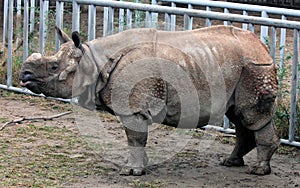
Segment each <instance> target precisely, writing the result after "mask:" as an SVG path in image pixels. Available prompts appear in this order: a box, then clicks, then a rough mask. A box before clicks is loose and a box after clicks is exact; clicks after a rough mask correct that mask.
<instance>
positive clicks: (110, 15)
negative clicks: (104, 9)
mask: <svg viewBox="0 0 300 188" xmlns="http://www.w3.org/2000/svg"><path fill="white" fill-rule="evenodd" d="M113 33H114V8H113V7H108V34H109V35H112V34H113Z"/></svg>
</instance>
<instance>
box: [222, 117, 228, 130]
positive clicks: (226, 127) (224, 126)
mask: <svg viewBox="0 0 300 188" xmlns="http://www.w3.org/2000/svg"><path fill="white" fill-rule="evenodd" d="M223 119H224V124H223V128H224V129H228V128H229V119H228V118H227V117H226V116H224V117H223Z"/></svg>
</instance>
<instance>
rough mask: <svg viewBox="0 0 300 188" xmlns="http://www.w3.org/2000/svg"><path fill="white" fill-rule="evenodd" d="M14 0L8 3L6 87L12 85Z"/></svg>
mask: <svg viewBox="0 0 300 188" xmlns="http://www.w3.org/2000/svg"><path fill="white" fill-rule="evenodd" d="M13 8H14V0H10V1H9V5H8V9H9V10H8V40H7V42H8V59H7V87H10V86H11V85H12V56H13V54H12V51H13V23H14V21H13V20H14V14H13V11H14V9H13Z"/></svg>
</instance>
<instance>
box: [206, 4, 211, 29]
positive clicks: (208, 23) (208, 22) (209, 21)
mask: <svg viewBox="0 0 300 188" xmlns="http://www.w3.org/2000/svg"><path fill="white" fill-rule="evenodd" d="M206 11H209V12H210V11H211V8H210V7H208V6H207V7H206ZM205 26H206V27H210V26H211V20H210V19H209V18H205Z"/></svg>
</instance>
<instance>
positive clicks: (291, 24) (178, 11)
mask: <svg viewBox="0 0 300 188" xmlns="http://www.w3.org/2000/svg"><path fill="white" fill-rule="evenodd" d="M60 1H61V2H73V1H72V0H60ZM76 2H77V3H78V4H83V5H91V4H93V5H96V6H104V7H114V8H127V9H131V10H141V11H149V12H157V13H168V14H174V15H188V16H191V17H199V18H209V19H215V20H223V21H232V22H240V23H252V24H257V25H265V26H274V27H283V28H289V29H298V30H300V22H296V21H288V20H278V19H274V18H261V17H255V16H244V15H237V14H228V13H219V12H207V11H203V10H194V9H186V8H177V7H176V8H175V7H164V6H159V5H148V4H139V3H130V2H120V1H91V0H77V1H76Z"/></svg>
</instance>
